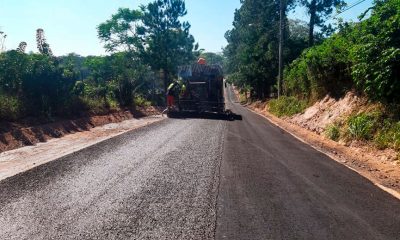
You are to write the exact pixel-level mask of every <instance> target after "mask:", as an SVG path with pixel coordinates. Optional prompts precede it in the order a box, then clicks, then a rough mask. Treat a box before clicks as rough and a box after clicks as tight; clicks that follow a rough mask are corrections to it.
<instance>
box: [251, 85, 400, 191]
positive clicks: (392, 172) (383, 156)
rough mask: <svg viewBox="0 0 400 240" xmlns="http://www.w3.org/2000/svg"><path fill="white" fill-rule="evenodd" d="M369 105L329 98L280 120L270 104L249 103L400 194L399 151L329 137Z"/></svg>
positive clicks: (353, 99) (355, 99) (351, 99)
mask: <svg viewBox="0 0 400 240" xmlns="http://www.w3.org/2000/svg"><path fill="white" fill-rule="evenodd" d="M365 106H366V102H365V99H362V98H360V97H358V96H356V95H354V94H352V93H348V94H347V95H346V96H344V97H343V98H341V99H333V98H330V97H326V98H324V99H323V100H321V101H319V102H317V103H315V104H314V105H312V106H310V107H309V108H307V109H306V110H305V111H303V112H302V113H299V114H296V115H293V116H291V117H280V118H279V117H277V116H275V115H273V114H272V113H271V112H270V111H269V106H268V104H267V102H260V101H258V102H253V103H251V104H247V107H248V108H249V109H251V110H253V111H255V112H257V113H259V114H261V115H263V116H265V117H266V118H267V119H268V120H270V121H271V122H272V123H274V124H276V125H277V126H279V127H280V128H282V129H284V130H286V131H288V132H289V133H291V134H293V135H294V136H295V137H297V138H299V139H300V140H302V141H304V142H306V143H308V144H309V145H311V146H313V147H314V148H316V149H317V150H319V151H321V152H324V153H325V154H327V155H329V156H330V157H332V158H333V159H334V160H336V161H338V162H340V163H341V164H344V165H346V166H348V167H349V168H351V169H353V170H355V171H357V172H358V173H360V174H361V175H363V176H364V177H366V178H368V179H370V180H371V181H372V182H374V183H375V184H377V185H379V186H380V187H381V188H386V189H385V190H387V191H394V194H395V195H396V194H397V195H399V193H400V165H399V159H398V152H397V151H396V150H394V149H392V148H385V149H378V148H377V147H376V146H375V145H374V144H373V143H372V142H371V141H370V142H368V141H363V140H361V139H359V140H357V139H353V140H351V138H350V137H346V136H344V137H342V138H341V139H336V141H334V140H332V139H330V137H328V136H327V134H326V130H327V129H328V128H329V127H330V126H332V124H334V123H340V122H342V123H346V124H347V122H348V121H347V119H348V118H349V116H351V115H352V114H355V113H357V112H358V111H360V109H361V108H365ZM363 110H365V109H363ZM345 127H348V126H347V125H346V126H345Z"/></svg>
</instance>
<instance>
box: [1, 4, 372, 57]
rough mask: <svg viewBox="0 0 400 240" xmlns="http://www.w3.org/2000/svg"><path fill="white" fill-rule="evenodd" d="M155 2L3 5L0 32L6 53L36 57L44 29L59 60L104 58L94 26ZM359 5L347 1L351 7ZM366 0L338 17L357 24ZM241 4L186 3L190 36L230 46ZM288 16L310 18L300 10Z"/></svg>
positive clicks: (204, 43) (215, 46)
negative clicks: (23, 50) (228, 36)
mask: <svg viewBox="0 0 400 240" xmlns="http://www.w3.org/2000/svg"><path fill="white" fill-rule="evenodd" d="M150 1H151V0H0V29H1V30H2V31H4V32H6V33H7V35H8V37H7V40H6V47H7V49H15V48H17V47H18V44H19V42H21V41H26V42H27V43H28V47H27V51H34V52H36V51H37V50H36V43H35V33H36V29H37V28H43V29H44V30H45V35H46V38H47V40H48V43H49V44H50V46H51V48H52V50H53V52H54V54H55V55H63V54H67V53H70V52H75V53H78V54H80V55H84V56H86V55H100V54H105V51H104V49H103V47H102V44H101V43H100V41H99V40H98V38H97V32H96V26H97V25H98V24H100V23H102V22H104V21H105V20H107V19H109V18H110V16H111V15H112V14H113V13H115V12H116V11H117V9H118V8H119V7H129V8H136V7H137V6H139V5H140V4H146V3H148V2H150ZM357 1H358V0H348V1H347V2H348V4H349V5H351V3H354V2H357ZM371 4H372V0H366V1H365V2H363V3H362V4H360V5H358V6H357V7H354V8H353V9H351V10H349V11H347V12H346V13H344V14H342V15H340V17H343V18H344V19H346V20H352V19H353V20H355V19H356V17H357V16H358V15H360V13H362V12H363V11H364V10H365V9H367V8H368V7H369V6H371ZM239 7H240V0H186V8H187V10H188V15H187V16H186V17H185V20H188V21H189V22H190V23H191V25H192V28H191V33H192V34H193V35H194V37H195V38H196V41H198V42H199V43H200V47H201V48H204V49H205V50H207V51H213V52H220V51H221V48H222V47H223V46H225V45H226V41H225V38H224V33H225V32H226V31H227V30H228V29H230V28H231V26H232V21H233V15H234V10H235V9H236V8H239ZM289 17H291V18H299V19H307V16H306V14H305V13H304V11H302V10H301V9H296V12H295V13H290V14H289Z"/></svg>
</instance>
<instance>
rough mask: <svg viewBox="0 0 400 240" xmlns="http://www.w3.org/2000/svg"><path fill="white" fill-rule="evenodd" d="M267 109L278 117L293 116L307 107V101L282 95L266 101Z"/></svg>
mask: <svg viewBox="0 0 400 240" xmlns="http://www.w3.org/2000/svg"><path fill="white" fill-rule="evenodd" d="M268 107H269V111H270V112H271V113H273V114H274V115H276V116H278V117H282V116H288V117H290V116H293V115H295V114H297V113H301V112H303V111H304V110H305V109H306V108H307V102H306V101H304V100H299V99H297V98H295V97H286V96H282V97H281V98H279V99H272V100H270V101H269V102H268Z"/></svg>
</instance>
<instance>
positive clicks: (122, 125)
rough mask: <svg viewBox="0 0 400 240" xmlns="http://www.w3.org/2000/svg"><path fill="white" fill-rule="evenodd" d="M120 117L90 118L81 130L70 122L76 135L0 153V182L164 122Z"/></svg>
mask: <svg viewBox="0 0 400 240" xmlns="http://www.w3.org/2000/svg"><path fill="white" fill-rule="evenodd" d="M119 114H120V115H116V114H115V113H114V114H113V115H107V116H101V117H100V116H98V117H93V118H91V119H92V120H91V122H90V124H89V123H87V124H88V127H89V129H87V130H84V131H81V130H82V129H81V128H78V127H76V126H74V124H73V123H74V121H73V123H69V125H73V126H74V127H76V131H77V132H75V133H70V134H64V135H63V137H58V138H52V139H48V140H47V141H46V142H39V143H37V144H35V145H32V146H25V147H21V148H18V149H14V150H10V151H6V152H2V153H0V180H3V179H5V178H8V177H11V176H14V175H16V174H18V173H21V172H24V171H27V170H29V169H31V168H34V167H37V166H39V165H42V164H45V163H47V162H50V161H53V160H56V159H58V158H61V157H63V156H65V155H68V154H71V153H74V152H77V151H79V150H81V149H84V148H87V147H89V146H92V145H94V144H96V143H99V142H102V141H104V140H107V139H109V138H113V137H115V136H118V135H120V134H123V133H126V132H128V131H132V130H134V129H137V128H140V127H144V126H147V125H149V124H152V123H155V122H159V121H161V120H163V119H165V118H164V117H162V116H161V115H152V116H146V117H141V118H130V119H127V120H122V121H120V119H123V118H128V117H130V116H131V115H130V114H128V113H119ZM75 121H76V120H75ZM81 121H83V120H81ZM106 122H109V123H108V124H104V125H101V126H97V127H93V125H95V124H99V125H100V124H102V123H106ZM69 125H68V126H69ZM84 126H86V125H84ZM49 128H50V127H49ZM59 129H61V130H62V131H64V130H65V128H59ZM56 130H57V129H56V128H53V130H49V131H56ZM27 131H28V130H26V132H27ZM74 131H75V130H74ZM22 132H24V130H22Z"/></svg>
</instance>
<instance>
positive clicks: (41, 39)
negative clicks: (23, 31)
mask: <svg viewBox="0 0 400 240" xmlns="http://www.w3.org/2000/svg"><path fill="white" fill-rule="evenodd" d="M36 44H37V48H38V50H39V52H40V53H41V54H45V55H48V56H53V52H52V51H51V48H50V45H49V44H48V43H47V40H46V37H45V36H44V30H43V29H41V28H39V29H37V30H36Z"/></svg>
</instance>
